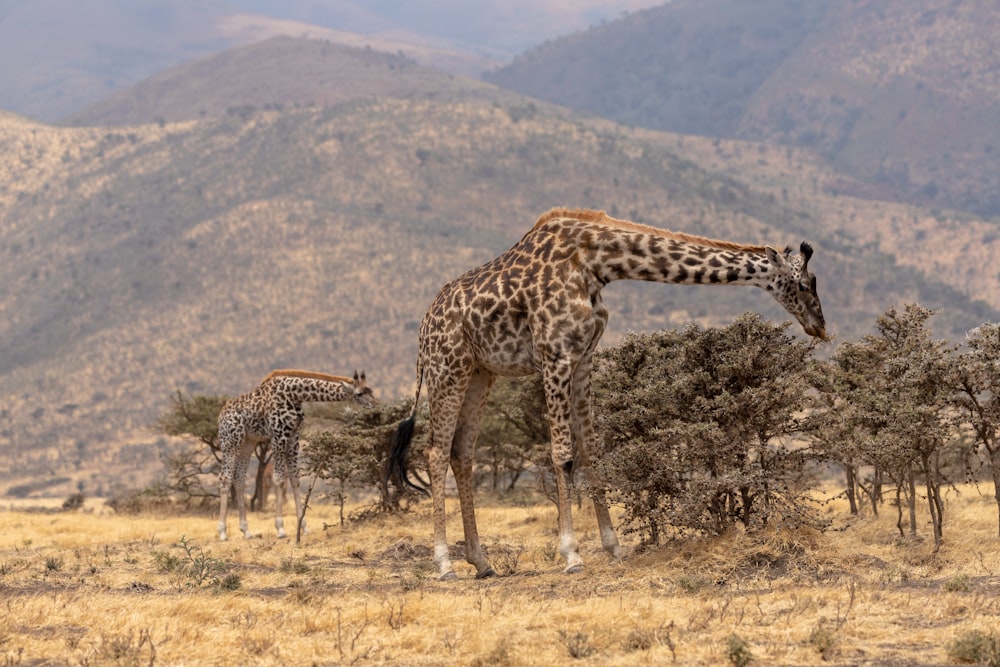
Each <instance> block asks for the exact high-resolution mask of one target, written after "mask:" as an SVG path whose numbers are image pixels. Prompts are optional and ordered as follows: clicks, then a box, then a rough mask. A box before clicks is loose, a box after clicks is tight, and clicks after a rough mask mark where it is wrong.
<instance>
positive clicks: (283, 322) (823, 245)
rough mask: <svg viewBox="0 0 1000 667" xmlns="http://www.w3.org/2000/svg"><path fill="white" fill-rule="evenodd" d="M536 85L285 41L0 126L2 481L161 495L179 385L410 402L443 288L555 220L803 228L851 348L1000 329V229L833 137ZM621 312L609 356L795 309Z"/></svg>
mask: <svg viewBox="0 0 1000 667" xmlns="http://www.w3.org/2000/svg"><path fill="white" fill-rule="evenodd" d="M755 1H756V0H755ZM761 1H763V0H761ZM966 1H967V2H968V1H969V0H966ZM675 4H676V5H677V6H676V7H674V5H675ZM792 4H794V3H792ZM818 4H819V3H818ZM853 4H854V5H863V4H865V3H862V2H855V3H853ZM957 4H958V6H966V5H965V4H964V3H957ZM688 5H689V3H685V2H683V1H681V0H678V2H677V3H671V4H670V5H667V6H665V8H672V7H673V8H674V9H677V10H689V7H688ZM665 8H659V9H656V10H650V12H653V14H654V15H655V12H658V11H661V10H663V9H665ZM0 9H2V6H0ZM816 11H817V12H819V9H816ZM830 11H832V9H829V8H828V9H827V13H825V14H823V16H819V14H817V15H815V16H814V15H812V14H810V15H808V16H803V17H802V21H803V25H806V24H808V25H811V26H817V25H823V24H825V23H826V22H827V21H829V15H830V14H829V12H830ZM636 15H645V14H643V13H632V14H628V15H626V16H624V17H623V18H621V19H619V20H617V21H613V22H608V23H606V24H605V25H603V26H600V27H597V28H594V30H595V31H598V32H599V31H603V30H612V29H615V28H617V27H618V26H620V25H625V24H628V23H629V22H630V21H631V20H633V19H634V17H635V16H636ZM746 21H750V17H747V18H746ZM810 29H811V30H814V31H815V30H819V29H820V28H817V27H813V28H810ZM582 34H583V35H586V34H588V33H582ZM810 34H812V33H810ZM576 38H577V37H570V38H567V39H566V40H565V42H563V41H562V40H560V41H556V42H551V43H550V44H548V45H546V46H544V47H540V51H539V53H541V52H543V51H545V50H547V49H557V48H563V45H564V44H570V43H571V42H572V41H573V40H574V39H576ZM636 39H638V37H637V38H636ZM804 40H805V38H803V40H800V46H799V47H795V48H801V43H804ZM595 48H596V45H595ZM782 48H783V49H792V47H791V46H790V45H786V46H785V47H782ZM529 57H531V58H534V57H536V56H535V55H530V56H529V55H525V56H523V58H524V59H527V58H529ZM692 58H693V62H696V63H700V62H701V59H698V58H694V57H693V56H692ZM773 60H774V61H775V62H777V61H778V60H781V58H779V57H778V56H774V57H773ZM785 60H787V58H786V59H785ZM519 62H521V60H519V61H515V62H514V63H513V64H512V65H511V67H515V66H520V65H519V64H518V63H519ZM782 62H784V60H783V61H782ZM771 69H772V70H773V71H777V70H778V69H780V67H779V66H777V65H776V64H773V63H772V67H771ZM541 70H542V68H541V66H539V71H541ZM595 74H597V72H596V71H595ZM498 76H499V73H498ZM504 76H507V74H504ZM771 76H774V75H771ZM758 78H760V77H758ZM760 80H761V81H765V79H763V78H760ZM767 80H768V81H769V80H770V77H767ZM768 85H771V84H768V83H767V82H766V81H765V83H759V82H758V84H755V89H757V90H763V89H765V88H766V87H767V86H768ZM513 87H514V86H513V85H511V86H509V87H507V84H505V87H499V86H497V85H495V84H491V83H484V82H483V81H480V80H475V79H471V78H467V77H463V76H460V75H456V74H452V73H446V72H442V71H441V70H439V69H435V68H432V67H428V66H426V65H423V64H421V63H420V62H418V61H417V60H416V59H414V58H412V57H409V56H407V55H405V54H400V53H385V52H381V51H379V50H377V49H374V48H365V47H349V46H345V45H344V44H343V43H339V42H334V41H331V40H329V39H326V38H323V39H315V38H307V37H297V38H291V37H276V38H272V39H268V40H264V41H261V42H256V43H253V44H249V45H244V46H238V47H234V48H231V49H227V50H225V51H224V52H221V53H218V54H214V55H206V56H204V57H202V58H199V59H196V60H194V61H192V62H188V63H184V64H181V65H178V66H176V67H174V68H169V69H166V70H164V71H162V72H159V73H158V74H156V75H154V76H152V77H149V78H148V79H146V80H144V81H142V82H141V83H139V84H137V85H135V86H131V87H128V88H126V89H123V90H120V91H118V92H117V93H115V94H113V95H112V96H109V97H107V98H106V99H104V100H103V101H100V102H98V103H96V104H93V105H87V106H84V107H80V108H78V109H76V110H75V111H74V112H73V113H72V114H67V116H68V117H69V118H70V120H68V121H67V124H66V125H62V126H55V125H51V124H46V123H44V122H41V121H39V120H35V119H30V118H27V117H25V116H23V115H18V114H13V113H9V112H0V256H2V257H4V259H5V261H4V262H3V263H2V264H0V313H2V317H0V396H2V397H3V405H2V407H0V456H2V457H3V458H4V459H5V460H8V461H10V466H8V468H7V469H8V470H9V472H7V473H4V472H3V471H0V493H3V492H4V489H6V491H7V493H13V494H21V495H23V494H27V493H37V494H41V493H46V494H53V493H67V492H70V491H73V490H77V489H80V490H83V491H84V492H85V493H88V494H106V493H109V492H111V491H113V490H114V489H115V488H120V487H121V486H141V485H143V484H145V483H148V481H149V480H150V479H151V478H152V477H153V476H155V474H156V473H157V471H158V457H159V455H160V454H161V453H162V452H164V451H166V450H169V449H171V448H174V447H176V446H178V445H177V443H176V442H175V441H172V440H170V439H168V438H165V437H163V436H161V435H159V434H157V433H156V432H155V429H154V427H153V425H154V423H155V420H156V417H157V416H158V415H159V414H162V413H163V411H164V410H165V409H166V408H167V407H168V405H169V400H170V397H171V396H172V395H174V393H175V392H176V391H178V390H180V391H183V392H185V393H189V394H190V393H205V394H229V395H232V394H236V393H240V392H243V391H247V390H249V389H250V388H251V387H252V386H253V385H254V384H255V383H256V382H257V381H259V380H260V379H261V378H262V377H264V376H265V375H266V374H267V373H268V372H269V371H270V370H271V369H273V368H277V367H301V368H308V369H311V370H318V371H324V372H330V373H336V374H348V373H350V372H351V371H353V370H354V369H356V368H357V369H358V370H361V369H364V370H365V371H366V374H367V377H368V379H369V382H370V384H372V385H373V386H374V387H375V388H376V390H377V396H378V397H379V398H380V399H382V400H395V399H398V398H402V399H408V398H409V396H410V395H411V391H412V388H413V385H414V366H413V364H414V361H415V352H416V330H417V327H418V325H419V322H420V319H421V317H422V316H423V313H424V310H425V309H426V307H427V305H428V304H429V303H430V300H431V299H432V298H433V296H434V294H435V293H436V291H437V290H438V288H439V287H440V286H441V285H442V284H443V283H444V282H446V281H447V280H450V279H451V278H453V277H455V276H457V275H458V274H460V273H461V272H463V271H465V270H467V269H468V268H471V267H473V266H475V265H477V264H479V263H481V262H484V261H487V260H488V259H490V258H492V257H493V256H495V255H496V254H497V253H499V252H501V251H503V250H505V249H506V248H507V247H509V246H510V245H512V244H513V243H514V242H516V241H517V239H518V238H520V236H521V235H522V234H523V233H524V232H525V231H526V230H527V229H528V228H530V226H531V225H532V224H533V222H534V221H535V219H537V217H538V216H540V215H541V214H542V213H544V212H545V211H546V210H548V209H549V208H551V207H554V206H570V207H591V208H599V209H604V210H606V211H607V212H608V213H609V214H611V215H613V216H616V217H620V218H626V219H631V220H635V221H637V222H643V223H647V224H652V225H656V226H661V227H665V228H669V229H676V230H679V231H687V232H691V233H695V234H701V235H705V236H712V237H718V238H727V239H730V240H735V241H745V242H753V243H770V244H772V245H775V246H784V245H786V244H788V245H792V246H797V245H798V243H799V242H800V241H802V240H808V241H810V242H811V243H812V244H813V246H814V247H815V248H816V255H815V257H814V259H813V261H812V262H811V267H812V268H813V270H814V271H815V272H816V274H817V276H818V279H819V291H820V296H821V298H822V300H823V304H824V309H825V311H826V314H827V319H828V321H829V323H830V328H831V330H832V331H833V333H835V335H836V337H837V340H853V339H857V338H858V337H860V336H861V335H863V334H864V333H866V332H868V331H869V330H870V328H871V326H872V324H873V322H874V319H875V317H876V316H877V315H878V314H880V313H881V312H883V311H884V309H885V308H886V307H888V306H890V305H901V304H903V303H905V302H909V301H919V302H921V303H922V304H924V305H926V306H929V307H932V308H936V309H938V310H939V313H938V315H937V317H936V318H935V331H936V333H937V334H938V335H940V336H946V337H949V338H952V339H954V340H960V339H961V338H962V336H963V335H964V333H965V331H967V330H968V329H969V328H971V327H974V326H976V325H978V324H979V323H982V322H984V321H987V320H995V319H996V318H997V314H998V310H1000V274H998V272H997V271H996V270H995V268H994V258H995V257H996V255H997V250H998V246H997V245H996V244H997V242H998V239H1000V235H998V234H997V226H996V223H995V221H993V220H990V219H988V218H985V217H982V216H979V215H976V214H975V213H971V212H968V211H964V212H963V211H957V210H950V209H946V208H941V207H929V206H925V205H921V204H920V203H919V202H914V201H910V200H908V198H907V197H903V196H894V197H883V196H882V195H883V194H884V192H883V191H882V190H879V189H878V188H877V187H876V185H877V184H876V185H873V183H872V182H871V181H869V180H866V179H865V177H864V174H863V173H861V172H859V173H857V174H853V173H851V172H849V171H845V170H844V169H842V168H839V165H838V164H837V162H836V160H831V158H830V156H829V155H828V154H826V153H825V152H824V151H823V150H818V149H817V147H816V146H796V145H793V142H782V140H779V139H773V138H766V139H767V140H759V141H751V140H748V139H744V138H725V137H723V136H718V135H713V134H707V135H703V134H685V133H679V132H669V131H664V130H659V129H649V128H645V127H642V126H640V125H639V124H638V123H632V122H628V123H621V122H616V121H615V120H613V119H608V118H603V117H601V116H599V115H597V114H596V113H595V111H594V110H592V109H585V108H583V107H582V106H581V108H580V109H574V108H571V107H569V106H564V105H558V104H554V103H551V102H549V101H545V100H542V99H540V98H538V97H529V96H526V95H524V94H523V93H519V92H516V91H514V90H512V89H511V88H513ZM747 107H748V108H749V107H750V105H749V103H748V104H747ZM723 115H724V114H723ZM720 117H721V116H720ZM743 117H744V116H743V114H740V115H739V116H738V122H737V121H733V122H732V125H731V127H733V128H737V130H734V131H735V132H737V133H738V132H739V131H741V130H738V128H739V127H742V125H740V123H742V118H743ZM733 118H737V116H733ZM605 301H606V303H607V304H608V306H609V308H610V310H611V322H610V328H609V331H608V333H607V336H606V338H605V344H612V343H614V342H615V341H616V340H618V339H619V338H620V337H621V336H622V335H623V334H624V333H625V332H626V331H629V330H643V329H645V330H648V329H657V328H664V327H677V326H683V325H685V324H686V323H690V322H697V323H700V324H703V325H714V324H720V323H724V322H726V321H728V320H729V319H731V318H732V317H734V316H736V315H738V314H739V313H742V312H744V311H746V310H754V311H758V312H761V313H762V314H764V315H765V316H768V317H771V318H774V319H777V320H785V319H788V317H787V315H786V314H785V313H784V312H783V311H781V310H780V308H779V307H778V306H777V305H776V304H775V303H774V302H773V300H772V299H770V297H768V296H767V295H766V294H765V293H763V292H761V291H759V290H747V289H737V288H720V287H678V286H669V285H655V284H638V283H620V284H618V283H615V284H612V285H609V286H608V287H607V288H606V290H605ZM835 344H836V342H835V343H833V344H832V345H835ZM832 345H829V346H826V348H824V349H823V350H820V353H821V354H824V353H828V351H829V349H831V348H832Z"/></svg>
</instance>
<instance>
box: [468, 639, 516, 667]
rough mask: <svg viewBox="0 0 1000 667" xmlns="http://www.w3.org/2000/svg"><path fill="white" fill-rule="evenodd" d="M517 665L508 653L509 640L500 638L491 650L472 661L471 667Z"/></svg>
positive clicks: (506, 666)
mask: <svg viewBox="0 0 1000 667" xmlns="http://www.w3.org/2000/svg"><path fill="white" fill-rule="evenodd" d="M516 664H518V663H517V661H516V660H514V657H513V656H512V655H511V653H510V640H509V639H508V638H507V637H501V638H500V641H498V642H497V645H496V646H494V647H493V650H492V651H490V652H489V653H487V654H486V655H482V656H480V657H478V658H476V659H475V660H473V661H472V663H471V665H472V667H514V665H516Z"/></svg>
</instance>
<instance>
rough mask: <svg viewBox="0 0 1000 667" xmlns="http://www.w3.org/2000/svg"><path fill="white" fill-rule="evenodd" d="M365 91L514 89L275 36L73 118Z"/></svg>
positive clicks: (152, 116)
mask: <svg viewBox="0 0 1000 667" xmlns="http://www.w3.org/2000/svg"><path fill="white" fill-rule="evenodd" d="M367 97H399V98H433V99H439V100H447V101H456V100H461V99H479V100H487V99H488V100H503V99H508V100H512V99H515V97H516V96H515V95H514V94H512V93H509V92H506V91H503V90H499V89H497V88H496V87H494V86H489V85H486V84H483V83H481V82H477V81H475V80H474V79H468V78H465V77H455V76H452V75H449V74H445V73H443V72H441V71H438V70H435V69H431V68H428V67H424V66H422V65H418V64H417V63H416V62H415V61H414V60H413V59H411V58H409V57H406V56H403V55H400V54H391V53H385V52H383V51H376V50H374V49H371V48H355V47H350V46H343V45H340V44H335V43H333V42H330V41H329V40H325V39H308V38H302V37H273V38H271V39H268V40H265V41H262V42H255V43H253V44H250V45H247V46H243V47H238V48H234V49H229V50H227V51H224V52H222V53H220V54H216V55H212V56H207V57H205V58H201V59H198V60H194V61H192V62H189V63H185V64H182V65H178V66H176V67H172V68H169V69H166V70H164V71H163V72H160V73H158V74H155V75H154V76H151V77H150V78H148V79H146V80H144V81H142V82H140V83H138V84H136V85H134V86H129V87H128V88H125V89H124V90H122V91H120V92H118V93H116V94H114V95H112V96H110V97H108V98H107V99H104V100H102V101H101V102H99V103H98V104H96V105H94V106H91V107H89V108H87V109H84V110H83V111H81V112H79V113H77V114H74V115H73V116H71V117H70V118H68V119H67V120H66V121H65V122H66V123H67V124H69V125H137V124H143V123H152V122H162V121H178V120H194V119H197V118H205V117H217V116H222V115H225V114H226V113H246V112H248V111H251V110H252V109H253V108H259V109H283V108H295V107H310V106H316V107H329V106H334V105H336V104H340V103H342V102H346V101H348V100H352V99H358V98H367Z"/></svg>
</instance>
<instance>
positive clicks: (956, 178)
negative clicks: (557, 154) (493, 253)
mask: <svg viewBox="0 0 1000 667" xmlns="http://www.w3.org/2000/svg"><path fill="white" fill-rule="evenodd" d="M997 35H1000V5H998V4H997V3H996V2H995V0H962V1H961V2H953V1H951V0H884V1H881V2H834V1H833V0H810V1H809V2H801V1H800V0H755V1H753V2H748V1H747V0H675V1H674V2H670V3H667V4H664V5H662V6H660V7H656V8H653V9H649V10H645V11H642V12H637V13H636V14H632V15H629V16H626V17H624V18H622V19H620V20H617V21H614V22H610V23H607V24H605V25H602V26H599V27H595V28H592V29H590V30H588V31H586V32H583V33H578V34H575V35H571V36H569V37H565V38H563V39H559V40H555V41H552V42H549V43H546V44H544V45H542V46H539V47H538V48H536V49H533V50H531V51H529V52H527V53H525V54H523V55H521V56H520V57H518V58H517V59H516V60H515V61H514V62H513V63H511V64H510V65H508V66H506V67H504V68H501V69H499V70H497V71H495V72H491V73H488V74H486V75H485V78H486V79H487V80H489V81H491V82H494V83H496V84H497V85H500V86H503V87H506V88H509V89H511V90H515V91H518V92H521V93H524V94H526V95H530V96H532V97H536V98H538V99H543V100H546V101H549V102H553V103H556V104H562V105H565V106H568V107H571V108H573V109H577V110H583V111H588V112H591V113H595V114H598V115H601V116H603V117H605V118H609V119H612V120H615V121H618V122H621V123H627V124H630V125H636V126H641V127H649V128H653V129H658V130H666V131H670V132H681V133H688V134H699V135H703V136H709V137H727V138H740V139H747V140H753V141H769V142H776V143H782V144H789V145H795V146H801V147H806V148H809V149H811V150H814V151H816V152H817V154H818V155H821V156H823V157H824V158H825V159H827V160H829V162H830V163H831V164H832V165H834V166H836V167H837V168H839V169H841V170H842V171H843V172H844V173H846V174H850V175H851V176H852V177H853V178H859V180H861V181H862V182H863V184H864V187H863V188H860V189H858V190H857V191H855V193H856V194H858V195H860V196H871V197H874V198H882V199H902V200H905V201H909V202H911V203H917V204H923V205H932V206H937V207H941V208H950V209H959V210H964V211H970V212H973V213H975V214H977V215H981V216H988V217H1000V49H997V48H996V36H997Z"/></svg>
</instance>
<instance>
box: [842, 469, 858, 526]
mask: <svg viewBox="0 0 1000 667" xmlns="http://www.w3.org/2000/svg"><path fill="white" fill-rule="evenodd" d="M840 465H841V467H842V468H843V469H844V483H845V484H846V486H847V502H848V504H849V505H850V506H851V514H853V515H854V516H857V514H858V471H857V469H856V468H855V467H854V464H852V463H841V464H840Z"/></svg>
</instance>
